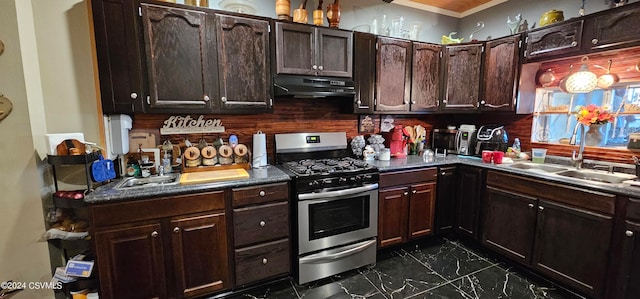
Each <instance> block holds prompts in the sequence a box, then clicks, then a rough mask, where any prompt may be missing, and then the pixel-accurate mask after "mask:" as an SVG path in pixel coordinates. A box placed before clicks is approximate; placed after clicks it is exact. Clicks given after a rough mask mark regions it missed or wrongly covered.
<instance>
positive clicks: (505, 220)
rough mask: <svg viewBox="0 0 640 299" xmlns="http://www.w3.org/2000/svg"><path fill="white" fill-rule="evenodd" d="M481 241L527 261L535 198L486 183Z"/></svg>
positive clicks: (529, 254) (523, 262)
mask: <svg viewBox="0 0 640 299" xmlns="http://www.w3.org/2000/svg"><path fill="white" fill-rule="evenodd" d="M484 198H485V202H484V209H483V210H484V212H483V213H484V226H483V230H482V243H483V244H484V245H485V246H487V247H489V248H491V249H493V250H496V251H498V252H500V253H502V254H504V255H506V256H508V257H510V258H512V259H514V260H516V261H518V262H520V263H522V264H525V265H527V264H530V262H531V251H532V250H533V239H534V233H535V227H536V226H535V225H536V214H537V200H536V198H533V197H529V196H525V195H521V194H516V193H513V192H509V191H506V190H501V189H497V188H494V187H491V186H488V187H487V188H486V190H485V193H484Z"/></svg>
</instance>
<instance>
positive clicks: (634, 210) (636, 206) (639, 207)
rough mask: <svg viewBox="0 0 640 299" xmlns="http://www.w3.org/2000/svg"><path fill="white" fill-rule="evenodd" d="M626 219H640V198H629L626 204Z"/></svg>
mask: <svg viewBox="0 0 640 299" xmlns="http://www.w3.org/2000/svg"><path fill="white" fill-rule="evenodd" d="M627 219H629V220H635V221H640V199H638V198H629V203H628V205H627Z"/></svg>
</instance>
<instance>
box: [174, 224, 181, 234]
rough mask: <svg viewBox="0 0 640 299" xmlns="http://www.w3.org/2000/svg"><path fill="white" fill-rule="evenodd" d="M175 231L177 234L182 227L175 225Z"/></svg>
mask: <svg viewBox="0 0 640 299" xmlns="http://www.w3.org/2000/svg"><path fill="white" fill-rule="evenodd" d="M173 232H174V233H176V234H177V233H179V232H180V228H179V227H177V226H176V227H174V228H173Z"/></svg>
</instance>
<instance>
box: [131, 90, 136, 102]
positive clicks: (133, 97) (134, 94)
mask: <svg viewBox="0 0 640 299" xmlns="http://www.w3.org/2000/svg"><path fill="white" fill-rule="evenodd" d="M137 98H138V94H137V93H135V92H132V93H131V99H133V100H135V99H137Z"/></svg>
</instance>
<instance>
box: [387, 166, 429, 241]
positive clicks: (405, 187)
mask: <svg viewBox="0 0 640 299" xmlns="http://www.w3.org/2000/svg"><path fill="white" fill-rule="evenodd" d="M436 179H437V169H436V168H435V167H434V168H428V169H421V170H408V171H396V172H389V173H382V174H380V190H379V195H378V198H379V203H378V205H379V208H378V211H379V212H378V247H387V246H391V245H395V244H402V243H405V242H407V241H408V240H411V239H416V238H419V237H423V236H427V235H430V234H433V228H434V226H433V221H434V213H435V200H436Z"/></svg>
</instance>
